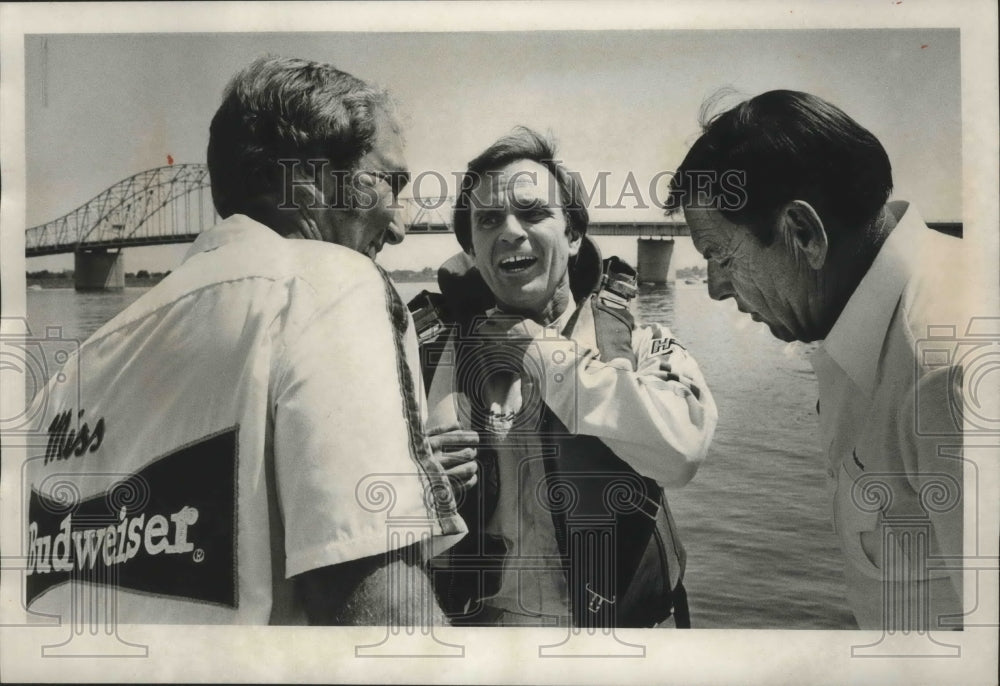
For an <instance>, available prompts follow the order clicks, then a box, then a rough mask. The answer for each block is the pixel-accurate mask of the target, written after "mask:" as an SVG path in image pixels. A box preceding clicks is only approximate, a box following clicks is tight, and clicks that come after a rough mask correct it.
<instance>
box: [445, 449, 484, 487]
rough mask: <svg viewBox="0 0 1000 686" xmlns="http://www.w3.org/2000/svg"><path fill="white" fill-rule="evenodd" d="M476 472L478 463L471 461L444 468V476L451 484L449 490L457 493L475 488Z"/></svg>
mask: <svg viewBox="0 0 1000 686" xmlns="http://www.w3.org/2000/svg"><path fill="white" fill-rule="evenodd" d="M469 450H471V448H470V449H469ZM478 472H479V463H478V462H476V461H475V460H473V459H469V460H468V461H467V462H462V463H459V464H455V465H454V466H451V467H446V468H445V474H446V475H447V476H448V480H449V481H450V482H451V488H452V490H454V491H455V492H457V493H460V492H462V491H466V490H468V489H470V488H472V487H473V486H475V485H476V484H477V483H478V482H479V475H478Z"/></svg>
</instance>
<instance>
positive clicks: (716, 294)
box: [708, 262, 733, 300]
mask: <svg viewBox="0 0 1000 686" xmlns="http://www.w3.org/2000/svg"><path fill="white" fill-rule="evenodd" d="M708 297H710V298H711V299H712V300H725V299H726V298H731V297H733V284H732V282H730V281H729V276H727V275H726V273H725V270H724V269H723V268H722V267H720V266H718V265H717V264H715V263H714V262H709V263H708Z"/></svg>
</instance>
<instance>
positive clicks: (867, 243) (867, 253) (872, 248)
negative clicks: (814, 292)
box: [819, 204, 905, 337]
mask: <svg viewBox="0 0 1000 686" xmlns="http://www.w3.org/2000/svg"><path fill="white" fill-rule="evenodd" d="M902 211H905V208H904V209H903V210H902ZM902 211H900V214H899V216H898V217H897V216H896V214H894V213H893V211H892V208H890V207H889V205H888V204H886V205H885V206H883V207H882V210H881V211H880V212H879V215H878V217H876V219H875V220H874V221H873V222H871V224H870V225H868V226H867V227H865V228H864V229H862V230H861V233H860V240H858V241H853V242H852V241H850V240H844V241H840V245H839V246H838V247H837V249H836V250H834V251H833V254H831V256H830V258H831V259H830V260H829V261H828V262H827V266H826V267H825V268H824V269H823V273H822V279H821V283H820V285H819V291H820V292H821V293H823V298H824V300H825V301H826V302H827V303H830V305H829V306H828V307H827V308H826V310H827V318H826V321H825V322H824V327H825V329H826V333H829V331H830V329H832V328H833V325H834V324H835V323H836V321H837V319H838V318H839V317H840V314H841V312H843V311H844V308H845V307H847V303H848V301H850V299H851V296H852V295H854V291H856V290H857V288H858V286H859V285H860V284H861V281H862V280H863V279H864V278H865V275H866V274H867V273H868V270H869V269H871V266H872V264H873V263H874V262H875V258H876V257H878V253H879V251H880V250H881V249H882V246H883V245H885V242H886V240H887V239H888V238H889V235H890V234H891V233H892V231H893V229H895V228H896V225H897V224H898V223H899V219H900V218H901V217H902ZM824 337H825V334H824Z"/></svg>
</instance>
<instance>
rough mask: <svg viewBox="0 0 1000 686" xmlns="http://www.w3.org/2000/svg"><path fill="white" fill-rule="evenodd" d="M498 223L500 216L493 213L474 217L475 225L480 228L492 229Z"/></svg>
mask: <svg viewBox="0 0 1000 686" xmlns="http://www.w3.org/2000/svg"><path fill="white" fill-rule="evenodd" d="M499 224H500V217H499V216H497V215H495V214H487V215H481V216H479V217H478V218H477V219H476V226H478V227H479V228H481V229H492V228H494V227H496V226H498V225H499Z"/></svg>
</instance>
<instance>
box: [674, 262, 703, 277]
mask: <svg viewBox="0 0 1000 686" xmlns="http://www.w3.org/2000/svg"><path fill="white" fill-rule="evenodd" d="M706 276H708V272H706V271H705V268H704V267H703V266H701V265H700V264H696V265H695V266H693V267H681V268H679V269H678V270H677V278H678V279H704V278H705V277H706Z"/></svg>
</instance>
